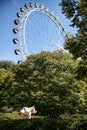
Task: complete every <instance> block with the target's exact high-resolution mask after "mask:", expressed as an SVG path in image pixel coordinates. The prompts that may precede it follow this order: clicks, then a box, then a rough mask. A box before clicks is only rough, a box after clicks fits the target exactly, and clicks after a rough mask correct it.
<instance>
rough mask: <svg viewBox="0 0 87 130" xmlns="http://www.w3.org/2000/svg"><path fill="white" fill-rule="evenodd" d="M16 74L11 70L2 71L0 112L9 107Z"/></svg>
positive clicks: (0, 79) (0, 77)
mask: <svg viewBox="0 0 87 130" xmlns="http://www.w3.org/2000/svg"><path fill="white" fill-rule="evenodd" d="M13 82H14V74H13V73H12V72H11V71H10V70H5V69H4V68H2V69H0V99H1V101H0V110H1V108H2V107H4V106H6V107H7V106H8V107H10V106H9V105H8V102H9V100H11V97H10V93H11V91H10V88H11V87H12V86H13Z"/></svg>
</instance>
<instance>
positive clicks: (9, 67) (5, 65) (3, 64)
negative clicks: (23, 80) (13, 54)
mask: <svg viewBox="0 0 87 130" xmlns="http://www.w3.org/2000/svg"><path fill="white" fill-rule="evenodd" d="M14 67H15V64H14V63H13V62H12V61H7V60H2V61H0V69H3V68H4V69H5V70H14Z"/></svg>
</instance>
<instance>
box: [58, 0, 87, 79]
mask: <svg viewBox="0 0 87 130" xmlns="http://www.w3.org/2000/svg"><path fill="white" fill-rule="evenodd" d="M60 6H62V13H63V14H65V16H66V17H67V18H68V19H70V20H71V26H72V27H76V28H77V33H76V35H75V36H73V35H71V36H70V37H69V36H68V37H66V41H65V49H68V50H69V52H70V53H72V54H73V56H74V58H75V59H78V58H80V62H79V66H78V68H77V72H78V77H79V75H80V78H86V77H87V0H80V1H77V0H62V2H61V3H60ZM82 66H83V68H82ZM79 70H80V71H79Z"/></svg>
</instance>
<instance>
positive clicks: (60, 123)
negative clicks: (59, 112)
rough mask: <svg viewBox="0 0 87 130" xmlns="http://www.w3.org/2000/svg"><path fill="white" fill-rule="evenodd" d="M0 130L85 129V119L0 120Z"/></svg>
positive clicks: (86, 123)
mask: <svg viewBox="0 0 87 130" xmlns="http://www.w3.org/2000/svg"><path fill="white" fill-rule="evenodd" d="M0 129H1V130H21V129H22V130H27V129H28V130H49V129H50V130H86V129H87V119H85V120H81V119H80V120H79V119H78V118H77V119H73V120H61V119H58V120H57V119H52V118H35V119H32V120H26V119H25V120H24V119H20V120H0Z"/></svg>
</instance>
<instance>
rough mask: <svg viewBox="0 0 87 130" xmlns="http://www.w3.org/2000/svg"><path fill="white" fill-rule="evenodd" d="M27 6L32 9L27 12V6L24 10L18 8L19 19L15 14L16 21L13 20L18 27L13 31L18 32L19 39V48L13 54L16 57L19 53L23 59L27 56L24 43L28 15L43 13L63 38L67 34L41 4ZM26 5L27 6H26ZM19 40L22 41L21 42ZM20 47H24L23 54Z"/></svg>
mask: <svg viewBox="0 0 87 130" xmlns="http://www.w3.org/2000/svg"><path fill="white" fill-rule="evenodd" d="M29 4H30V5H32V7H29V10H28V7H27V6H26V7H24V8H20V10H21V15H20V17H19V15H18V13H17V17H18V18H17V20H18V21H16V20H15V21H14V23H15V24H16V25H17V26H18V29H16V28H15V30H14V31H13V32H14V33H17V32H18V31H19V32H20V34H19V38H18V41H19V45H20V48H19V49H17V52H16V51H15V54H17V55H18V54H19V52H21V54H22V55H24V57H27V56H28V50H27V47H26V42H25V29H26V22H27V19H28V17H29V16H30V14H32V13H33V12H41V13H44V14H45V15H46V16H47V17H49V18H50V19H51V20H52V22H54V23H55V24H56V26H57V27H58V29H59V30H60V32H61V34H62V35H63V37H65V36H67V33H66V31H65V29H64V27H63V26H62V24H61V22H60V21H59V19H58V17H56V16H55V15H54V14H53V13H52V12H51V11H49V10H48V8H45V7H44V6H43V5H42V4H39V3H29ZM26 5H28V4H26ZM20 25H21V26H20ZM23 25H24V26H23ZM22 26H23V27H22ZM21 28H22V29H23V30H22V29H21ZM22 36H23V39H21V37H22ZM15 40H16V41H17V39H16V38H15ZM15 40H14V43H15ZM21 40H23V41H21ZM18 41H17V42H18ZM22 42H23V43H22ZM22 47H24V49H25V52H22V51H23V50H22ZM60 48H61V47H60Z"/></svg>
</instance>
